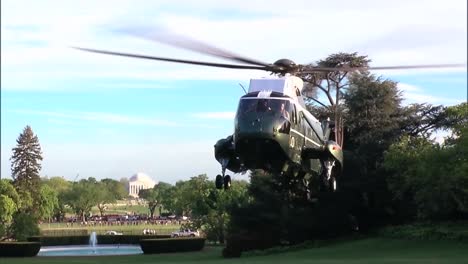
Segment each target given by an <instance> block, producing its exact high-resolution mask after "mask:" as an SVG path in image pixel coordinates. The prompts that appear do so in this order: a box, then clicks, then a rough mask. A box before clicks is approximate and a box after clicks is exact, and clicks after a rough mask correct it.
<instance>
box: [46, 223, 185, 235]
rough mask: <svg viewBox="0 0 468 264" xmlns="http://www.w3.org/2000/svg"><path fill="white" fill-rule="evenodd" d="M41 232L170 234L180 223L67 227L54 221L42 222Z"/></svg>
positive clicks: (52, 233)
mask: <svg viewBox="0 0 468 264" xmlns="http://www.w3.org/2000/svg"><path fill="white" fill-rule="evenodd" d="M39 228H40V230H41V234H43V235H50V236H66V235H78V234H82V233H83V232H84V233H86V234H91V232H93V231H95V232H96V233H97V234H104V233H105V232H106V231H109V230H114V231H118V232H122V233H123V234H126V235H141V234H142V232H143V229H154V230H155V231H156V233H157V234H161V235H163V234H170V233H171V232H172V231H177V230H180V225H177V224H173V225H172V224H171V225H151V224H140V225H109V226H99V225H96V226H80V224H76V223H75V224H74V225H73V227H71V226H70V227H67V225H66V224H65V223H52V224H47V223H45V224H41V225H39Z"/></svg>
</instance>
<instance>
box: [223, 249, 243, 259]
mask: <svg viewBox="0 0 468 264" xmlns="http://www.w3.org/2000/svg"><path fill="white" fill-rule="evenodd" d="M241 255H242V252H241V250H240V248H239V247H233V246H230V247H225V248H223V257H224V258H240V256H241Z"/></svg>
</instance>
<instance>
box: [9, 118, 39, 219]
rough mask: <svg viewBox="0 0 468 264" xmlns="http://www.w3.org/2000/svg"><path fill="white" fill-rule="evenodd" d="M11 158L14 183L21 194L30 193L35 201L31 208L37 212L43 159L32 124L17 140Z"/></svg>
mask: <svg viewBox="0 0 468 264" xmlns="http://www.w3.org/2000/svg"><path fill="white" fill-rule="evenodd" d="M16 143H17V145H16V147H14V148H13V154H12V156H11V158H10V160H11V172H12V177H13V179H14V185H15V187H16V189H17V190H18V192H19V193H20V195H27V194H28V193H29V195H30V197H31V198H32V201H33V206H32V207H31V208H30V209H31V211H32V212H37V209H38V208H39V206H38V203H39V201H40V176H39V171H40V170H41V164H40V161H42V152H41V146H40V144H39V139H38V137H37V136H36V135H34V133H33V131H32V129H31V127H30V126H26V127H25V128H24V130H23V132H22V133H21V134H20V135H19V137H18V139H17V140H16Z"/></svg>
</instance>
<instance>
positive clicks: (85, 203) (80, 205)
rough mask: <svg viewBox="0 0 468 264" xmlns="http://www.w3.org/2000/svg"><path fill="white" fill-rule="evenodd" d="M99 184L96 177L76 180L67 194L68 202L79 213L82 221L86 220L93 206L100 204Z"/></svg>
mask: <svg viewBox="0 0 468 264" xmlns="http://www.w3.org/2000/svg"><path fill="white" fill-rule="evenodd" d="M99 191H100V190H99V186H98V184H97V182H96V179H94V178H88V179H87V180H86V179H83V180H80V181H79V182H74V183H73V184H72V187H71V188H70V190H69V191H67V193H66V194H65V200H66V203H67V204H68V205H69V206H70V207H71V208H72V209H73V211H74V212H75V213H76V214H77V215H79V216H80V217H81V219H82V221H86V215H87V214H89V212H90V211H91V208H92V207H93V206H95V205H97V204H98V201H97V197H98V195H99Z"/></svg>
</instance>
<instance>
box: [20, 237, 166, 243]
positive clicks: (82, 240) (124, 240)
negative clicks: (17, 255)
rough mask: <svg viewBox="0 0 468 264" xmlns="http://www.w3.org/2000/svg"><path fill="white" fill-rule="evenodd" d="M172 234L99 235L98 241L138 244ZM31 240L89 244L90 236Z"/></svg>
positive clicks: (32, 239)
mask: <svg viewBox="0 0 468 264" xmlns="http://www.w3.org/2000/svg"><path fill="white" fill-rule="evenodd" d="M169 237H170V235H98V236H97V243H98V244H100V245H102V244H105V245H108V244H138V243H140V240H141V239H148V238H151V239H155V238H169ZM28 241H31V242H41V244H42V245H43V246H65V245H87V244H89V236H88V235H86V236H34V237H30V238H28Z"/></svg>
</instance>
